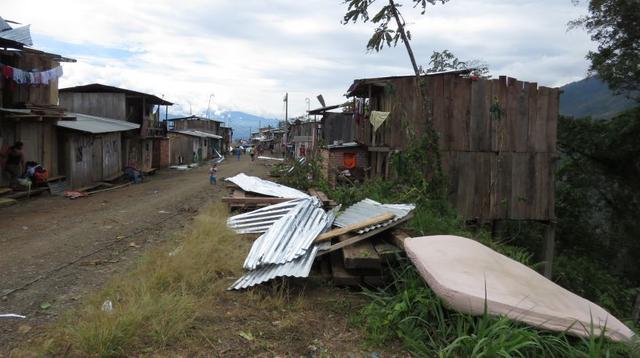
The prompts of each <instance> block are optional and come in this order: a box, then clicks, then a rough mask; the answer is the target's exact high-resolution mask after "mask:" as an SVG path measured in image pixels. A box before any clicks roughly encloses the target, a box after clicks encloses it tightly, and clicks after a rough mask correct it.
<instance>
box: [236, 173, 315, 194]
mask: <svg viewBox="0 0 640 358" xmlns="http://www.w3.org/2000/svg"><path fill="white" fill-rule="evenodd" d="M225 180H226V181H229V182H232V183H233V184H235V185H237V186H239V187H240V188H241V189H242V190H244V191H248V192H251V193H258V194H262V195H267V196H273V197H276V198H290V199H296V198H308V197H309V195H307V194H305V193H303V192H301V191H300V190H297V189H294V188H290V187H288V186H284V185H280V184H278V183H274V182H272V181H269V180H264V179H260V178H258V177H253V176H249V175H246V174H244V173H240V174H238V175H236V176H234V177H231V178H227V179H225Z"/></svg>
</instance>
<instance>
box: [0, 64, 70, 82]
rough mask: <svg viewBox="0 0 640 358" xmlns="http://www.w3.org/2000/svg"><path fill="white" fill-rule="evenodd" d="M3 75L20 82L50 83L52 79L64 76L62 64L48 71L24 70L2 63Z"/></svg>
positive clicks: (0, 65)
mask: <svg viewBox="0 0 640 358" xmlns="http://www.w3.org/2000/svg"><path fill="white" fill-rule="evenodd" d="M0 67H1V68H2V76H3V77H4V78H6V79H8V80H13V81H15V82H16V83H18V84H34V85H48V84H49V82H51V81H52V80H56V79H58V78H60V77H62V66H58V67H55V68H52V69H50V70H46V71H24V70H21V69H19V68H15V67H12V66H8V65H4V64H0Z"/></svg>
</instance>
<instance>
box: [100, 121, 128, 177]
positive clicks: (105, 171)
mask: <svg viewBox="0 0 640 358" xmlns="http://www.w3.org/2000/svg"><path fill="white" fill-rule="evenodd" d="M121 152H122V133H121V132H113V133H105V134H102V158H103V160H102V178H103V179H104V178H112V177H114V176H116V175H118V174H121V173H122V168H123V165H122V154H121Z"/></svg>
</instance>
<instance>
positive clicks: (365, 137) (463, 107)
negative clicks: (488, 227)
mask: <svg viewBox="0 0 640 358" xmlns="http://www.w3.org/2000/svg"><path fill="white" fill-rule="evenodd" d="M386 81H387V84H386V85H384V86H383V85H381V84H380V83H376V85H375V86H371V88H370V90H369V93H370V94H371V96H370V98H369V106H370V108H371V109H372V110H381V111H387V112H391V115H390V117H389V119H387V121H386V122H385V123H384V124H383V125H382V126H381V127H380V129H379V130H378V131H377V132H376V133H373V131H372V128H371V125H370V124H369V122H368V120H361V121H360V122H359V123H358V125H357V128H356V136H357V138H358V139H359V140H360V141H361V142H362V143H364V144H366V145H368V146H369V147H373V148H380V147H383V148H386V147H388V148H390V149H405V148H406V147H407V145H408V144H409V143H410V140H409V139H410V138H411V137H412V134H415V135H416V136H420V135H422V134H423V133H424V129H425V123H426V114H425V113H424V110H423V108H422V104H421V99H420V98H419V96H418V95H417V91H416V88H417V83H416V79H415V78H414V77H399V78H392V79H388V80H386ZM427 90H428V93H429V95H430V96H429V100H430V103H429V105H430V109H431V111H432V114H433V121H434V127H435V128H436V130H437V131H438V133H439V134H440V141H439V146H440V149H441V151H442V161H443V168H444V169H445V173H446V174H447V176H448V178H449V182H450V184H449V188H450V200H451V202H452V203H453V205H454V206H455V207H456V208H457V209H458V211H459V213H460V214H461V215H462V216H463V217H464V218H466V219H474V218H475V219H479V220H481V221H488V220H494V219H528V220H543V221H546V220H551V219H554V218H555V213H554V209H553V207H554V191H555V189H554V177H553V174H554V160H555V159H554V158H555V152H556V136H557V133H556V131H557V119H558V106H559V90H558V89H557V88H548V87H538V85H537V84H536V83H530V82H522V81H519V80H517V79H514V78H507V77H499V78H498V79H493V80H471V79H468V78H463V77H460V76H457V75H447V74H444V75H438V76H430V77H428V80H427ZM374 150H375V151H371V152H370V157H371V167H372V169H371V170H372V174H373V175H376V176H388V175H389V172H388V169H387V168H386V166H388V164H387V163H388V154H387V153H386V152H381V151H380V150H379V149H374Z"/></svg>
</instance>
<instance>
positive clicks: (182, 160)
mask: <svg viewBox="0 0 640 358" xmlns="http://www.w3.org/2000/svg"><path fill="white" fill-rule="evenodd" d="M221 142H222V136H219V135H217V134H212V133H208V132H203V131H198V130H187V129H182V130H172V131H170V132H169V147H170V148H171V165H180V164H191V163H198V162H201V161H204V160H207V159H211V158H217V157H218V155H217V153H220V148H221ZM221 154H222V153H221Z"/></svg>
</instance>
